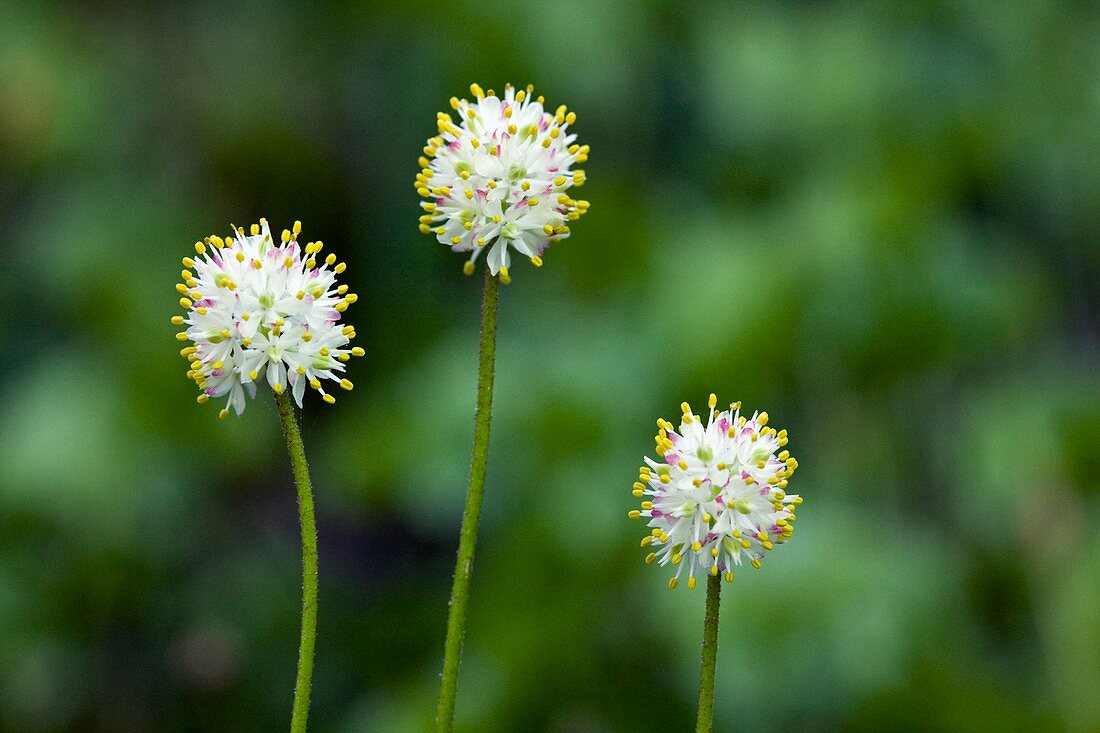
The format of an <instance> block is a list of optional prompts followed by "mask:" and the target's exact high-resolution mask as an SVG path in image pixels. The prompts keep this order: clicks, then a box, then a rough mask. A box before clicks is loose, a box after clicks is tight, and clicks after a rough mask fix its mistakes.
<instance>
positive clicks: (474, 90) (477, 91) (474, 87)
mask: <svg viewBox="0 0 1100 733" xmlns="http://www.w3.org/2000/svg"><path fill="white" fill-rule="evenodd" d="M470 94H473V95H474V96H475V97H477V98H478V99H482V98H483V97H484V96H485V92H484V91H482V89H481V86H480V85H479V84H477V83H474V84H471V85H470Z"/></svg>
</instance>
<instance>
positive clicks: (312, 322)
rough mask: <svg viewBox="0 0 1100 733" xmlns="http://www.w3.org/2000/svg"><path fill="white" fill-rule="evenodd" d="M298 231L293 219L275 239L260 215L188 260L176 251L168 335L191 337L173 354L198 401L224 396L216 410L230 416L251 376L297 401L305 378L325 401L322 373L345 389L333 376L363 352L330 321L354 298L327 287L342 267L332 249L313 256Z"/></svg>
mask: <svg viewBox="0 0 1100 733" xmlns="http://www.w3.org/2000/svg"><path fill="white" fill-rule="evenodd" d="M301 230H302V225H301V222H295V223H294V227H293V230H292V231H288V230H283V233H282V237H281V241H280V242H278V243H276V242H275V241H273V240H272V238H271V231H270V230H269V229H268V225H267V221H266V220H264V219H261V220H260V223H259V224H253V225H252V227H251V233H250V234H245V231H244V229H243V228H235V233H234V236H231V237H227V238H226V239H222V238H221V237H218V236H210V237H207V238H206V239H204V240H203V241H202V242H196V243H195V252H196V256H195V257H194V258H192V257H185V258H183V265H184V267H185V268H187V269H185V270H183V272H182V273H181V276H182V278H183V282H182V283H181V284H179V285H177V286H176V289H177V290H178V291H179V292H180V295H181V296H182V297H181V298H180V305H181V306H183V308H184V309H186V311H187V315H186V316H175V317H173V318H172V323H174V324H176V325H177V326H186V327H187V329H186V330H185V331H180V332H179V333H178V334H176V338H177V339H179V340H180V341H191V342H193V344H194V345H192V346H188V347H186V348H184V349H183V350H182V351H181V352H180V355H181V356H183V357H184V358H186V359H187V360H188V361H189V362H190V369H189V370H188V372H187V376H188V377H190V378H191V379H193V380H195V382H196V383H197V384H198V386H199V388H200V389H201V390H202V393H201V394H200V395H199V397H198V401H199V402H200V403H202V402H206V401H207V400H209V399H210V398H218V397H228V407H227V408H225V409H223V410H221V412H220V417H223V418H224V417H225V416H227V415H228V414H229V409H228V408H230V407H231V408H233V410H234V411H236V413H237V414H238V415H240V414H241V413H242V412H243V411H244V408H245V392H247V393H248V394H249V396H251V397H255V395H256V384H257V383H258V382H259V381H260V380H261V379H266V381H267V383H268V384H270V385H271V388H272V389H273V390H274V391H275V393H276V394H282V393H283V391H284V390H285V389H287V388H288V387H289V388H290V390H291V393H292V394H293V395H294V399H295V401H296V402H297V403H298V406H299V407H300V406H301V405H302V396H303V395H304V394H305V390H306V386H307V385H308V386H310V387H312V388H313V389H315V390H317V391H318V392H320V393H321V395H322V397H323V398H324V400H325V401H326V402H330V403H331V402H335V401H336V398H335V397H334V396H333V395H331V394H328V393H326V392H325V389H324V387H323V386H322V380H332V381H335V382H336V383H338V384H339V385H340V386H341V387H343V388H344V389H349V390H350V389H351V388H352V383H351V382H350V381H348V380H347V379H344V378H343V377H342V374H343V372H344V362H346V361H348V360H349V359H350V358H351V357H352V356H363V354H364V352H363V349H361V348H359V347H354V348H351V347H350V346H349V345H348V344H349V342H350V340H351V339H353V338H355V329H354V328H352V327H351V326H341V325H340V317H341V315H342V314H343V312H344V311H345V310H346V309H347V307H348V305H350V304H351V303H354V302H355V300H356V296H355V295H354V294H353V293H348V286H347V285H339V286H337V284H336V276H337V275H338V274H340V273H342V272H343V271H344V269H345V267H346V265H345V264H344V263H342V262H341V263H339V264H337V262H336V256H335V255H332V254H330V255H328V257H327V258H325V259H324V260H319V257H320V252H321V249H322V248H323V246H324V245H323V244H322V243H321V242H310V243H309V244H306V245H305V246H304V247H303V246H302V245H301V244H299V242H298V235H299V233H300V232H301Z"/></svg>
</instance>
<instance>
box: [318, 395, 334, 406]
mask: <svg viewBox="0 0 1100 733" xmlns="http://www.w3.org/2000/svg"><path fill="white" fill-rule="evenodd" d="M321 399H323V400H324V401H325V402H327V403H329V404H330V405H331V404H333V403H334V402H336V398H335V397H333V396H332V395H330V394H325V395H322V396H321Z"/></svg>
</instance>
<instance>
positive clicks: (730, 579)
mask: <svg viewBox="0 0 1100 733" xmlns="http://www.w3.org/2000/svg"><path fill="white" fill-rule="evenodd" d="M726 582H727V583H732V582H733V571H732V570H727V571H726Z"/></svg>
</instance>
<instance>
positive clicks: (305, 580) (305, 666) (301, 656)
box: [275, 392, 317, 733]
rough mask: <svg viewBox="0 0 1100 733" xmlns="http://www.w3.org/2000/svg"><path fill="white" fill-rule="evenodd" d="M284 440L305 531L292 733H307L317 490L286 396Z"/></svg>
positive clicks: (282, 402) (282, 398)
mask: <svg viewBox="0 0 1100 733" xmlns="http://www.w3.org/2000/svg"><path fill="white" fill-rule="evenodd" d="M275 404H276V405H277V406H278V408H279V419H280V420H281V422H282V425H283V437H284V438H286V448H287V451H288V452H289V453H290V466H291V468H292V469H293V471H294V483H295V485H296V486H297V488H298V517H299V520H300V524H301V528H302V636H301V640H300V642H299V644H298V680H297V682H296V683H295V685H294V711H293V713H292V714H291V717H290V731H291V733H305V730H306V721H307V719H308V718H309V695H310V692H311V691H312V689H313V650H314V647H315V646H316V643H317V523H316V521H315V520H314V518H313V487H312V485H311V484H310V480H309V466H307V465H306V451H305V448H304V447H303V445H302V434H301V432H299V430H298V420H297V418H296V417H295V415H294V405H292V404H291V402H290V395H288V394H286V393H285V392H284V393H282V394H278V395H276V396H275Z"/></svg>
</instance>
